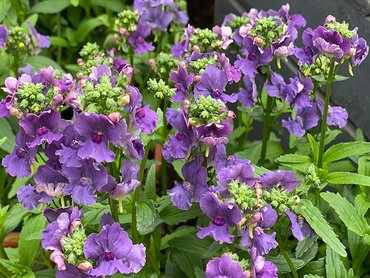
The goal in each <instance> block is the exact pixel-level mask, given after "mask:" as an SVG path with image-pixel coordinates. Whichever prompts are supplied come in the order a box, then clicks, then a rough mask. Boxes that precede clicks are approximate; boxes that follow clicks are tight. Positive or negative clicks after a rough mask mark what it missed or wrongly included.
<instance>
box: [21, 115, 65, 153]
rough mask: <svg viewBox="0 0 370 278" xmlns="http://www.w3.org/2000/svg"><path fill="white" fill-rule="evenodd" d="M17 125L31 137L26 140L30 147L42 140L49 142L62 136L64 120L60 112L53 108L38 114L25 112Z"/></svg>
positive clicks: (39, 143) (40, 142)
mask: <svg viewBox="0 0 370 278" xmlns="http://www.w3.org/2000/svg"><path fill="white" fill-rule="evenodd" d="M19 125H20V126H21V128H22V129H23V130H24V132H25V134H26V135H28V136H29V137H30V138H31V139H30V140H29V141H28V140H27V146H28V147H30V148H33V147H36V146H39V145H41V144H43V143H44V142H46V143H48V144H51V143H52V142H54V141H58V140H60V139H61V138H62V137H63V134H62V131H63V130H64V128H65V125H66V122H65V121H64V120H62V118H61V116H60V114H59V113H58V112H56V111H54V110H48V111H44V112H42V113H41V114H40V115H39V116H37V115H35V114H31V113H29V114H25V115H24V116H23V118H22V120H21V121H20V122H19Z"/></svg>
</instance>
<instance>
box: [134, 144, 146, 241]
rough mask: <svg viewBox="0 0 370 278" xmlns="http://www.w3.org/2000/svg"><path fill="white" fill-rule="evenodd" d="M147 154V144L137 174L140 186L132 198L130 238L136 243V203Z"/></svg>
mask: <svg viewBox="0 0 370 278" xmlns="http://www.w3.org/2000/svg"><path fill="white" fill-rule="evenodd" d="M148 154H149V144H148V145H146V146H145V154H144V158H143V160H141V163H140V172H139V181H140V183H141V185H140V186H138V187H137V188H136V189H135V191H134V194H133V198H132V207H131V233H132V238H133V240H134V242H137V241H138V239H139V232H138V230H137V219H136V202H137V201H138V200H139V198H140V191H141V186H142V184H143V182H144V172H145V165H146V161H147V160H148Z"/></svg>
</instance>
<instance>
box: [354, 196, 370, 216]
mask: <svg viewBox="0 0 370 278" xmlns="http://www.w3.org/2000/svg"><path fill="white" fill-rule="evenodd" d="M355 208H356V210H357V211H358V213H359V214H360V215H361V216H364V215H365V214H366V213H367V211H368V209H369V208H370V196H366V194H364V193H362V194H358V195H357V196H356V197H355Z"/></svg>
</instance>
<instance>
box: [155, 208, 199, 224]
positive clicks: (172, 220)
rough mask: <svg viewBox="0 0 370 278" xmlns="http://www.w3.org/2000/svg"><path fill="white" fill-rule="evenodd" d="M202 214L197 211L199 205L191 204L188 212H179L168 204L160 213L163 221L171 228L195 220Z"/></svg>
mask: <svg viewBox="0 0 370 278" xmlns="http://www.w3.org/2000/svg"><path fill="white" fill-rule="evenodd" d="M202 214H203V212H202V211H201V210H200V209H199V205H197V204H193V205H192V206H191V208H190V209H188V210H181V209H179V208H177V207H175V206H174V205H172V204H169V205H168V206H167V207H165V208H164V209H162V211H161V212H160V215H161V218H162V219H163V221H164V222H165V223H166V224H168V225H171V226H173V225H177V224H179V223H181V222H185V221H188V220H189V219H193V218H196V217H197V216H199V215H202Z"/></svg>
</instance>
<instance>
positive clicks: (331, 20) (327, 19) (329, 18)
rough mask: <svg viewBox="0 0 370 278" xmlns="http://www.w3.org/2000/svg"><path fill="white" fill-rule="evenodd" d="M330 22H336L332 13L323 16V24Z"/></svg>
mask: <svg viewBox="0 0 370 278" xmlns="http://www.w3.org/2000/svg"><path fill="white" fill-rule="evenodd" d="M330 22H334V23H335V22H337V20H336V18H335V16H332V15H328V16H327V17H326V18H325V23H324V24H327V23H330Z"/></svg>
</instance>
